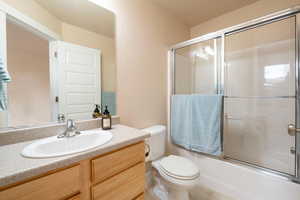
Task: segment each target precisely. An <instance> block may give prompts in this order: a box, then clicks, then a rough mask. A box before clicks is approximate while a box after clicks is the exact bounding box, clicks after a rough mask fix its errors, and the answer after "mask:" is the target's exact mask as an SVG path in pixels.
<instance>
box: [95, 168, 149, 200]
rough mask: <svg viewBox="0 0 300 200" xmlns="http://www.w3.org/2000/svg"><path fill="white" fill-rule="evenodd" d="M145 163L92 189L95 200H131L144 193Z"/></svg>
mask: <svg viewBox="0 0 300 200" xmlns="http://www.w3.org/2000/svg"><path fill="white" fill-rule="evenodd" d="M144 175H145V163H140V164H137V165H135V166H134V167H131V168H129V169H127V170H125V171H124V172H121V173H120V174H118V175H116V176H113V177H112V178H110V179H107V180H106V181H104V182H102V183H99V184H98V185H96V186H93V187H92V197H93V200H130V199H134V198H135V197H137V196H138V195H139V194H141V193H143V192H144V188H145V177H144Z"/></svg>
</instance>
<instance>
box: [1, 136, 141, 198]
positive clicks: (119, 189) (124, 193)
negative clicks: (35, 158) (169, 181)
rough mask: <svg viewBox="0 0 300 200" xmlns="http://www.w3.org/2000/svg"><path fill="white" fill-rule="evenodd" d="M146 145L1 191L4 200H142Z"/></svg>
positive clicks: (23, 182) (136, 146) (79, 164)
mask: <svg viewBox="0 0 300 200" xmlns="http://www.w3.org/2000/svg"><path fill="white" fill-rule="evenodd" d="M144 147H145V145H144V142H140V143H137V144H133V145H130V146H127V147H124V148H122V149H118V150H115V151H112V152H109V153H107V154H104V155H101V156H98V157H95V158H92V159H89V160H84V161H81V162H79V163H77V164H74V165H72V166H69V167H67V168H63V169H59V170H54V171H51V172H48V173H46V174H43V175H40V176H38V177H35V178H32V179H30V180H27V181H22V182H20V183H16V184H13V185H10V186H7V187H2V188H0V200H142V199H144V188H145V151H144Z"/></svg>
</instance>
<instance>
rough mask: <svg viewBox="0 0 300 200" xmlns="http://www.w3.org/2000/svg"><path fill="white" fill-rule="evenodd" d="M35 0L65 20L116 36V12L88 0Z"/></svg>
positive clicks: (100, 32) (96, 31)
mask: <svg viewBox="0 0 300 200" xmlns="http://www.w3.org/2000/svg"><path fill="white" fill-rule="evenodd" d="M35 1H36V2H37V3H38V4H40V5H41V6H42V7H44V8H45V9H46V10H48V11H49V12H50V13H51V14H52V15H54V16H56V17H57V18H58V19H60V20H61V21H63V22H66V23H68V24H72V25H75V26H79V27H81V28H84V29H87V30H90V31H92V32H95V33H98V34H101V35H105V36H108V37H114V28H115V24H114V23H115V17H114V14H113V13H112V12H110V11H108V10H106V9H105V8H102V7H100V6H97V5H96V4H94V3H92V2H90V1H88V0H51V1H49V0H35Z"/></svg>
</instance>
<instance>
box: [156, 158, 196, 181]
mask: <svg viewBox="0 0 300 200" xmlns="http://www.w3.org/2000/svg"><path fill="white" fill-rule="evenodd" d="M158 167H159V168H160V169H161V171H162V172H163V173H164V174H166V175H168V176H171V177H173V178H175V179H180V180H193V179H196V178H198V177H199V175H200V171H199V169H198V167H197V166H196V165H195V164H194V163H193V162H191V161H190V160H189V159H186V158H184V157H181V156H175V155H170V156H167V157H164V158H162V159H161V160H160V161H159V165H158Z"/></svg>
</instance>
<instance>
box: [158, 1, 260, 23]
mask: <svg viewBox="0 0 300 200" xmlns="http://www.w3.org/2000/svg"><path fill="white" fill-rule="evenodd" d="M152 1H153V2H155V3H156V4H158V5H159V6H161V7H163V8H164V9H167V10H169V11H170V12H172V13H173V14H174V15H175V16H177V17H178V18H179V19H181V20H182V21H183V22H184V23H185V24H186V25H187V26H189V27H193V26H196V25H198V24H200V23H202V22H204V21H207V20H209V19H211V18H214V17H217V16H219V15H222V14H225V13H227V12H230V11H233V10H236V9H238V8H241V7H243V6H246V5H249V4H251V3H254V2H256V1H258V0H152Z"/></svg>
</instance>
